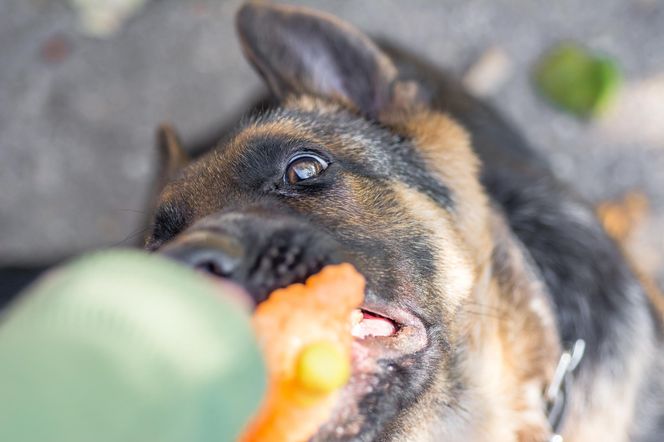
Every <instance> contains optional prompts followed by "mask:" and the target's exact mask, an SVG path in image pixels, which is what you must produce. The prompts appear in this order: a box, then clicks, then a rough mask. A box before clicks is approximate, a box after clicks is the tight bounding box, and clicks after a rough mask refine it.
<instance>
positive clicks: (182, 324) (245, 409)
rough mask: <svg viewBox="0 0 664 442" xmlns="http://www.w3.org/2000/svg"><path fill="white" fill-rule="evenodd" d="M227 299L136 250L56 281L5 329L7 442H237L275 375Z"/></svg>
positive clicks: (0, 381) (0, 367) (92, 262)
mask: <svg viewBox="0 0 664 442" xmlns="http://www.w3.org/2000/svg"><path fill="white" fill-rule="evenodd" d="M220 290H221V293H220ZM223 292H224V288H223V287H222V288H221V289H220V288H219V287H217V285H216V284H212V283H211V282H210V283H208V281H206V280H205V279H204V278H203V277H201V276H199V275H197V274H196V273H195V272H193V271H191V270H189V269H187V268H184V267H180V266H179V265H177V264H175V263H173V262H170V261H168V260H166V259H164V258H160V257H157V256H154V255H148V254H145V253H142V252H138V251H129V250H117V251H109V252H103V253H98V254H95V255H91V256H87V257H83V258H81V259H78V260H77V261H74V262H73V263H71V264H69V265H67V266H65V267H64V268H61V269H59V270H57V271H55V272H53V273H51V274H49V275H47V276H46V277H45V278H43V279H42V280H41V281H40V282H39V283H38V284H37V285H36V286H34V287H33V288H31V289H30V290H29V291H28V292H27V293H25V294H24V295H23V296H22V297H21V298H20V299H19V301H18V302H17V303H16V304H15V305H14V306H12V308H10V309H9V310H8V311H7V312H6V313H5V314H4V316H3V317H2V318H0V319H1V322H0V361H2V362H1V363H0V397H1V398H2V400H0V441H12V442H45V441H48V442H79V441H80V442H92V441H94V442H120V441H122V442H134V441H135V442H148V441H149V442H223V441H232V440H235V438H236V437H237V435H238V434H239V433H240V432H241V430H242V428H243V427H244V426H245V425H246V423H247V421H248V419H249V417H250V416H251V415H252V414H253V413H254V411H255V409H256V408H257V407H258V405H259V402H260V400H261V398H262V397H263V394H264V389H265V383H266V379H265V376H266V375H265V369H264V365H263V362H262V359H261V356H260V353H259V349H258V347H257V344H256V341H255V338H254V335H253V332H252V330H251V326H250V322H249V321H250V318H249V314H248V313H247V312H245V311H244V310H243V309H242V308H241V307H240V306H239V304H237V303H236V302H234V301H231V300H229V299H227V297H226V296H224V293H223Z"/></svg>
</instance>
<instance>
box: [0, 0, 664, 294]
mask: <svg viewBox="0 0 664 442" xmlns="http://www.w3.org/2000/svg"><path fill="white" fill-rule="evenodd" d="M240 3H241V2H240V1H239V0H229V1H219V0H216V1H215V0H187V1H182V0H0V268H1V269H2V270H0V294H2V293H3V292H5V293H7V292H9V291H11V290H14V289H15V288H16V287H18V286H19V285H20V284H22V281H24V280H27V279H29V278H30V277H31V275H32V272H33V269H39V268H41V267H42V266H47V265H50V264H52V263H55V262H59V261H60V260H62V259H65V258H67V257H70V256H72V255H75V254H78V253H80V252H83V251H87V250H91V249H95V248H99V247H106V246H116V245H135V244H140V243H141V241H142V239H143V235H144V232H145V227H146V220H147V217H148V213H147V210H148V209H147V208H148V201H149V199H150V192H151V184H152V180H153V175H154V165H155V159H156V157H155V149H154V141H153V136H154V132H155V128H156V126H157V124H159V123H160V122H163V121H169V122H172V123H174V124H175V126H176V127H177V128H178V129H179V131H180V133H181V135H182V138H183V141H184V144H185V145H186V146H189V147H190V148H194V147H200V146H202V145H205V144H206V143H208V144H212V143H213V139H214V136H215V134H218V133H219V130H220V128H222V127H225V126H227V125H228V124H229V123H232V121H233V120H234V119H236V118H237V117H238V116H239V115H241V114H242V113H243V112H244V111H245V110H246V109H247V106H248V105H249V104H250V102H251V101H252V100H254V99H255V98H256V97H258V96H260V95H261V93H262V91H263V88H262V85H261V83H260V81H259V79H258V77H257V75H256V74H255V73H254V72H253V71H252V69H251V68H250V67H249V65H248V64H247V63H246V62H245V61H244V59H243V57H242V55H241V52H240V48H239V43H238V41H237V38H236V36H235V31H234V26H233V18H234V13H235V11H236V10H237V8H238V7H239V5H240ZM290 3H295V4H302V5H308V6H311V7H315V8H319V9H322V10H325V11H329V12H331V13H333V14H335V15H338V16H339V17H341V18H343V19H345V20H347V21H350V22H351V23H353V24H355V25H356V26H357V27H359V28H361V29H363V30H364V31H366V32H368V33H369V34H370V35H373V36H378V37H381V38H383V39H386V40H390V41H394V42H397V43H399V44H400V45H402V46H404V47H406V48H408V49H410V50H411V51H413V52H415V53H417V54H419V55H421V56H423V57H424V58H426V59H428V60H430V61H432V62H434V63H436V64H437V65H439V66H441V67H443V68H445V69H447V70H448V71H451V72H452V73H454V74H456V75H458V76H459V77H460V78H462V79H463V80H464V82H465V83H466V84H467V85H468V87H469V88H470V89H471V90H472V91H473V92H474V93H475V94H477V95H479V96H482V97H484V98H485V99H486V100H488V101H489V102H491V103H492V104H493V105H494V106H495V107H496V108H498V109H499V110H500V111H501V112H502V113H503V114H504V115H505V116H506V117H507V118H508V119H509V120H511V121H512V123H513V124H514V125H515V126H516V127H517V128H518V129H519V130H520V131H521V132H522V133H523V134H524V135H525V136H526V138H527V139H528V140H529V141H530V142H531V143H532V145H533V146H534V148H536V149H537V150H539V151H541V152H542V153H543V154H544V155H545V156H546V157H548V158H549V159H550V161H551V164H552V167H553V168H554V170H555V172H556V173H557V174H558V175H559V176H560V177H561V178H562V179H563V180H565V181H568V182H570V183H572V184H573V185H574V186H575V187H576V188H577V189H578V190H579V191H580V192H581V194H582V195H584V196H585V197H586V198H587V199H588V200H589V201H591V202H592V203H593V204H595V205H596V206H597V207H598V212H599V214H600V216H601V217H602V219H603V221H604V222H605V224H606V225H607V227H608V228H609V229H610V231H611V233H612V234H613V235H614V236H616V237H617V238H618V239H619V240H620V241H621V242H622V243H623V244H624V246H625V247H626V248H627V250H628V251H629V253H630V254H631V255H632V257H633V258H634V259H635V261H636V263H637V265H638V266H639V267H640V268H641V269H643V270H644V271H645V272H647V273H648V274H650V275H653V276H654V277H655V278H656V279H658V281H659V284H660V287H661V286H662V285H664V271H663V270H664V173H663V172H662V171H663V170H664V50H663V49H664V1H658V0H592V1H591V0H586V1H583V2H579V1H576V0H557V1H555V2H545V1H535V0H444V1H441V0H413V1H408V2H405V1H398V0H389V1H388V0H381V1H378V0H365V1H357V0H356V1H351V0H327V1H325V0H315V1H306V2H305V1H291V2H290ZM560 41H574V42H578V43H579V44H581V45H583V46H584V47H586V48H588V50H590V51H591V53H592V54H594V53H596V54H602V55H605V56H608V57H610V58H611V59H612V60H614V61H615V63H616V64H617V65H618V66H619V68H620V71H621V72H622V77H623V81H622V87H621V88H620V89H619V90H618V92H617V94H616V96H615V100H614V103H613V105H612V106H611V107H610V108H609V109H608V110H607V111H606V112H605V113H604V114H603V115H602V116H601V117H598V118H577V117H575V116H573V115H571V114H569V113H565V112H563V111H561V110H560V109H558V108H556V107H554V106H551V105H550V104H548V103H547V102H546V101H545V100H544V99H542V98H541V97H540V95H538V94H537V91H536V90H535V88H534V86H533V81H532V75H533V70H534V67H535V65H536V63H537V62H538V60H539V59H540V58H541V57H542V56H543V54H545V52H546V51H547V50H548V49H549V48H550V47H552V46H553V45H555V44H557V43H558V42H560Z"/></svg>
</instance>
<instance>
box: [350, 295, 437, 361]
mask: <svg viewBox="0 0 664 442" xmlns="http://www.w3.org/2000/svg"><path fill="white" fill-rule="evenodd" d="M360 310H362V311H364V312H367V313H369V314H371V315H373V316H378V317H381V318H385V319H387V320H389V321H391V322H392V323H393V324H394V327H395V332H394V333H393V334H390V335H389V336H366V337H364V338H357V337H356V338H355V340H354V341H355V343H356V344H359V345H360V346H362V347H363V348H364V353H366V352H367V351H368V354H364V355H363V356H364V357H371V358H373V359H376V360H382V359H396V358H399V357H401V356H404V355H407V354H411V353H415V352H417V351H420V350H422V349H423V348H425V347H426V346H427V345H428V337H427V333H426V329H425V327H424V323H423V322H422V320H421V319H420V318H419V317H418V316H417V315H415V314H414V313H412V312H410V311H409V310H407V309H405V308H401V307H398V306H395V305H390V304H383V303H376V302H366V303H364V304H363V305H362V306H361V307H360Z"/></svg>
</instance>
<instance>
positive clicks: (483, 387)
mask: <svg viewBox="0 0 664 442" xmlns="http://www.w3.org/2000/svg"><path fill="white" fill-rule="evenodd" d="M237 26H238V30H239V34H240V36H241V40H242V44H243V48H244V51H245V54H246V55H247V57H248V59H249V60H250V61H251V62H252V63H253V65H254V66H255V67H256V68H257V70H258V71H259V72H260V74H261V75H262V76H263V77H264V79H265V81H266V82H267V84H268V85H269V87H270V89H271V91H272V92H273V93H274V94H275V96H276V97H277V98H279V100H280V103H281V104H280V106H279V107H277V108H275V109H271V110H269V111H267V112H264V113H259V114H257V115H255V116H253V117H252V118H249V119H247V120H246V121H245V122H244V123H243V124H241V126H240V127H238V128H237V130H235V131H234V133H233V134H232V135H231V136H229V137H228V138H227V139H226V140H225V141H224V142H222V143H220V144H219V145H218V146H217V147H215V148H214V149H213V150H211V151H210V152H209V153H207V154H206V155H204V156H202V157H201V158H199V159H197V160H196V161H193V162H191V163H188V164H187V165H185V166H183V167H182V168H180V169H179V170H178V168H177V167H176V165H177V164H178V163H179V162H181V161H180V160H183V159H184V155H183V154H182V153H181V150H180V148H179V145H178V142H177V138H176V137H175V135H174V134H173V133H172V132H171V131H170V130H164V131H162V145H163V147H164V148H165V150H166V151H167V152H170V153H169V154H168V155H167V157H168V161H167V164H166V169H167V170H168V171H169V173H173V174H174V176H173V179H172V180H171V181H170V182H169V183H168V184H167V185H166V186H165V188H164V190H163V191H162V193H161V196H160V200H159V203H158V206H157V209H156V214H155V218H154V223H153V224H154V225H153V229H152V233H151V236H150V237H149V239H148V243H147V246H148V248H150V249H153V250H156V249H160V250H163V251H164V253H167V254H170V255H171V256H175V257H177V258H179V259H181V260H182V261H185V262H187V263H188V264H190V265H192V266H194V267H197V268H200V269H203V270H205V271H208V272H210V273H212V274H214V275H217V276H220V277H223V278H230V279H233V280H235V281H236V282H239V283H240V284H242V285H243V286H245V287H246V288H247V289H248V290H249V291H250V292H251V293H252V295H253V296H254V297H255V300H256V302H260V301H262V300H263V299H265V297H266V296H267V295H268V294H269V293H270V292H271V291H272V290H274V289H276V288H278V287H283V286H286V285H288V284H290V283H293V282H296V281H302V280H303V279H305V278H306V277H307V276H308V275H311V274H313V273H315V272H317V271H318V270H319V269H320V268H321V267H322V266H323V265H326V264H328V263H333V262H340V261H349V262H352V263H353V264H354V265H355V266H356V267H357V269H358V270H359V271H360V272H361V273H362V274H363V275H364V276H365V278H366V280H367V293H366V304H365V306H364V309H365V315H364V320H363V324H362V327H360V328H359V330H360V333H359V335H358V336H357V337H356V342H355V344H354V345H355V349H354V351H355V362H354V364H355V365H354V375H353V377H352V380H351V382H350V384H349V386H348V387H346V389H345V391H344V393H343V394H342V399H341V401H340V404H339V407H338V409H337V410H336V411H335V415H334V417H333V419H332V420H331V421H330V422H329V423H328V424H327V425H325V426H324V427H323V428H322V429H321V431H320V433H319V434H318V436H317V439H316V440H337V439H338V440H347V439H352V438H358V439H359V440H373V439H374V438H380V439H381V440H388V439H390V438H392V437H393V438H395V439H396V440H405V439H404V438H405V437H406V436H408V437H413V435H415V434H417V435H420V436H422V437H425V436H426V435H429V436H430V435H432V434H438V435H453V434H455V435H456V436H458V437H460V438H461V439H460V440H466V439H464V436H463V434H466V435H472V434H476V433H477V434H480V433H484V432H488V431H493V430H489V428H491V427H492V426H493V425H494V424H495V425H498V424H500V425H503V424H502V423H501V422H500V420H502V418H501V417H500V416H498V417H497V416H494V415H493V414H491V413H493V412H490V411H489V409H490V408H500V407H506V408H507V407H509V408H513V406H512V405H513V404H512V403H511V402H510V403H509V404H508V403H507V401H508V400H505V401H502V399H501V400H498V401H497V400H496V399H495V398H489V399H487V397H489V396H491V395H497V393H496V391H497V389H498V390H500V389H509V388H512V387H513V386H514V385H516V383H517V381H516V380H513V379H512V378H513V377H514V378H518V377H520V381H519V382H521V381H523V382H524V383H525V382H527V381H528V382H530V381H532V379H534V378H537V381H536V382H534V384H535V385H534V387H529V388H535V389H539V388H541V379H540V376H541V373H540V372H539V371H538V370H539V368H537V367H536V368H535V369H533V372H532V373H521V372H520V371H524V370H520V369H519V368H514V367H512V369H513V372H514V373H511V372H510V373H506V371H509V370H510V368H505V366H506V365H509V363H510V361H507V362H505V359H508V358H506V354H507V353H509V352H508V351H507V350H505V348H504V347H505V345H503V344H502V343H503V341H504V340H505V339H507V338H506V337H505V336H498V335H499V334H501V333H504V332H505V330H503V329H502V328H501V325H500V319H495V318H496V317H497V316H500V315H501V312H500V308H501V307H502V305H503V303H508V304H512V303H514V301H513V300H501V299H500V298H499V296H498V295H496V296H494V297H492V298H488V297H484V296H483V294H484V293H489V292H496V293H497V292H498V291H499V288H498V286H501V284H502V285H510V284H512V282H511V278H512V276H513V275H512V273H510V272H507V271H504V272H502V274H503V276H505V277H504V278H503V279H504V281H502V282H500V281H496V280H495V275H494V274H493V273H492V269H494V266H493V264H492V263H494V262H495V261H496V256H497V252H496V250H497V248H496V244H495V239H494V238H495V237H496V232H497V231H500V230H501V227H500V223H499V222H496V220H495V219H494V218H495V217H493V216H492V215H491V210H490V209H489V204H488V202H487V199H486V197H485V195H484V193H483V191H482V188H481V186H480V184H479V181H478V167H479V166H478V161H477V159H476V157H475V156H474V155H473V153H472V150H471V148H470V141H469V137H468V135H467V133H466V132H465V131H464V130H463V129H462V128H461V127H460V126H459V125H457V124H456V123H455V122H454V121H453V120H452V119H451V118H449V117H448V116H446V115H444V114H442V113H438V112H436V111H434V110H432V109H430V108H428V106H427V104H426V102H425V100H424V99H423V98H422V97H423V94H422V93H421V91H420V90H419V88H418V85H417V84H415V83H413V82H411V81H409V80H407V79H405V78H402V77H401V76H400V74H399V72H398V71H397V69H396V68H395V65H394V64H393V62H392V61H391V60H390V59H389V58H388V57H387V56H386V55H385V54H384V53H383V52H382V51H381V50H380V49H379V48H378V47H377V46H376V45H375V44H374V43H373V42H371V41H370V40H369V39H368V38H367V37H366V36H364V35H362V34H360V33H359V32H358V31H356V30H355V29H353V28H352V27H351V26H349V25H347V24H345V23H342V22H340V21H338V20H336V19H334V18H333V17H329V16H326V15H322V14H317V13H313V12H311V11H306V10H302V9H295V8H288V7H277V6H269V5H258V4H250V5H246V6H244V7H243V8H242V9H241V10H240V12H239V14H238V18H237ZM513 249H514V247H512V246H505V247H502V248H501V249H500V253H501V254H502V255H501V258H500V259H501V260H502V262H503V263H504V267H505V268H508V267H512V266H511V264H508V262H511V261H513V260H517V258H514V256H513V255H515V253H514V250H513ZM518 265H519V264H518V263H516V264H515V266H516V267H518ZM515 291H516V290H515ZM489 299H491V300H489ZM524 309H525V308H524ZM531 316H532V315H531ZM487 318H494V320H489V319H487ZM521 321H522V323H523V324H525V325H523V326H524V327H525V328H526V329H528V331H529V332H531V333H535V334H538V336H539V334H540V333H544V332H542V330H541V328H542V327H543V326H541V325H540V322H546V321H542V320H541V318H539V319H532V318H531V317H530V316H528V315H527V314H524V315H523V317H522V318H521ZM529 321H530V322H532V323H530V322H529ZM478 324H485V325H486V326H480V325H478ZM534 324H537V325H534ZM544 328H545V327H544ZM535 341H536V344H535V343H534V342H535ZM541 344H542V340H541V339H537V340H536V339H535V338H534V337H533V343H527V344H525V343H524V344H523V345H524V346H525V347H528V346H531V347H532V346H534V345H538V346H539V345H541ZM510 351H511V350H510ZM528 351H531V353H528V354H527V355H526V354H524V355H523V356H524V357H528V358H531V357H533V356H532V355H535V356H534V357H535V358H537V357H539V356H537V355H538V353H537V351H536V350H533V349H531V348H530V347H528ZM472 355H475V356H472ZM478 355H479V356H478ZM511 362H512V363H514V361H511ZM491 364H493V365H494V366H491ZM535 365H537V364H535ZM528 367H529V368H528V369H529V370H530V369H531V368H532V367H533V364H530V363H529V365H528ZM517 372H518V373H517ZM503 376H504V377H503ZM531 378H532V379H531ZM514 388H515V390H516V389H517V388H516V387H514ZM519 388H521V387H519ZM528 391H529V392H528V393H522V392H521V391H520V390H519V391H518V392H517V391H514V392H510V394H511V395H512V396H514V397H515V398H517V399H515V400H516V401H517V402H518V401H521V402H519V404H520V406H521V407H522V408H523V409H524V410H526V409H529V407H539V406H540V405H541V404H540V403H539V402H538V401H537V399H533V398H523V397H522V396H528V394H530V395H531V396H532V391H530V390H528ZM537 395H539V391H538V392H537ZM537 395H536V396H537ZM485 399H486V400H487V402H486V403H483V402H484V401H485ZM501 401H502V402H501ZM531 402H537V403H536V404H534V405H533V404H532V403H531ZM489 403H490V405H489ZM542 419H543V415H541V416H540V415H537V416H535V417H532V418H530V420H529V423H528V425H531V424H532V425H533V426H539V425H541V424H542ZM512 420H513V419H512ZM511 425H512V424H510V423H506V424H504V426H505V427H506V428H511ZM524 425H525V424H524ZM501 432H502V430H501ZM494 435H495V433H494ZM429 436H426V437H429ZM390 440H391V439H390ZM409 440H411V439H409ZM493 440H498V439H495V438H494V439H493Z"/></svg>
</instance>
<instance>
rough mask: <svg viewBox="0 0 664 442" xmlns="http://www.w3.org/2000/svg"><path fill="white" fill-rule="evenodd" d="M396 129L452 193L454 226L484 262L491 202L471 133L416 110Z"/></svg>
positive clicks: (488, 244) (435, 114) (442, 116)
mask: <svg viewBox="0 0 664 442" xmlns="http://www.w3.org/2000/svg"><path fill="white" fill-rule="evenodd" d="M395 125H397V130H399V131H402V132H405V133H406V134H408V135H409V136H411V137H412V138H413V141H414V144H415V145H416V146H417V149H418V150H419V151H420V153H421V155H422V157H423V158H424V160H425V161H426V163H427V165H428V166H429V167H430V170H431V172H433V174H434V176H437V177H438V178H439V180H440V182H441V183H444V184H445V185H446V186H448V187H449V188H450V189H452V191H453V196H452V197H453V199H454V202H455V205H456V207H457V208H458V209H457V211H455V213H454V215H455V216H456V220H455V221H456V223H455V224H456V226H457V228H458V230H459V233H460V234H461V236H462V238H463V239H464V240H465V242H466V243H467V244H468V245H469V246H470V248H471V253H472V254H473V257H474V259H475V261H476V262H484V261H485V260H487V259H488V257H489V253H490V251H491V250H492V241H491V238H490V235H489V229H488V226H487V221H488V202H487V201H488V200H487V197H486V194H485V193H484V190H483V189H482V186H481V185H480V183H479V178H478V175H479V161H478V159H477V157H476V156H475V154H474V153H473V151H472V148H471V144H470V143H471V140H470V136H469V135H468V132H466V131H465V130H464V129H463V128H462V127H461V126H460V125H459V124H457V123H456V121H454V120H453V119H452V118H451V117H450V116H448V115H445V114H442V113H440V112H435V111H431V110H417V111H415V112H414V113H412V114H411V115H408V116H407V118H406V119H405V122H403V123H395Z"/></svg>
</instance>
